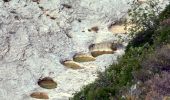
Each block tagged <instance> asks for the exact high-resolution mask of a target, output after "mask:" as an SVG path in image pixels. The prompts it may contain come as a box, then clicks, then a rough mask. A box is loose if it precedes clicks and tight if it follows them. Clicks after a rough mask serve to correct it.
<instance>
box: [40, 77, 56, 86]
mask: <svg viewBox="0 0 170 100" xmlns="http://www.w3.org/2000/svg"><path fill="white" fill-rule="evenodd" d="M38 85H39V86H40V87H42V88H45V89H55V88H57V83H56V82H55V81H54V80H53V79H52V78H50V77H45V78H43V79H39V81H38Z"/></svg>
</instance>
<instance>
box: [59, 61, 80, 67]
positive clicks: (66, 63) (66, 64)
mask: <svg viewBox="0 0 170 100" xmlns="http://www.w3.org/2000/svg"><path fill="white" fill-rule="evenodd" d="M62 64H63V65H64V66H66V67H69V68H72V69H80V68H81V66H80V64H79V63H77V62H75V61H72V60H66V61H63V62H62Z"/></svg>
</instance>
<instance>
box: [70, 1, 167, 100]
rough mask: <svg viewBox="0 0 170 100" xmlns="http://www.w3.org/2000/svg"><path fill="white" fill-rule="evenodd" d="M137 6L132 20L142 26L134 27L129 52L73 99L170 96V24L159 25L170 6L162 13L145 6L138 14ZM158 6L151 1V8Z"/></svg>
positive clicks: (129, 99)
mask: <svg viewBox="0 0 170 100" xmlns="http://www.w3.org/2000/svg"><path fill="white" fill-rule="evenodd" d="M134 3H136V2H134ZM152 4H153V5H152ZM136 5H137V6H138V7H139V5H138V4H136ZM136 5H133V6H135V7H134V8H135V9H133V8H132V10H131V11H129V13H130V16H131V15H132V19H131V22H132V21H133V23H135V24H136V25H139V26H140V27H137V26H135V27H132V28H131V29H130V30H131V33H132V34H133V35H132V36H133V37H134V38H133V39H132V40H131V41H130V43H129V44H128V46H127V49H126V52H125V55H123V56H122V57H121V58H119V59H118V62H119V63H118V64H113V65H111V66H110V67H109V68H108V69H107V70H106V71H105V72H103V73H99V78H98V79H97V80H96V81H95V82H94V83H92V84H89V85H87V86H85V87H84V88H83V89H82V90H81V91H80V92H78V93H76V94H75V95H74V97H73V98H71V100H143V99H146V100H162V98H163V97H164V96H169V95H170V91H169V90H170V88H169V85H170V82H169V80H170V23H165V24H159V23H161V22H162V21H163V20H166V19H168V18H170V5H168V6H167V7H166V9H165V10H164V11H163V12H162V13H160V14H159V15H157V14H156V12H155V10H151V9H150V10H149V11H151V12H149V13H148V12H147V13H146V12H144V11H143V10H142V9H140V11H141V12H142V13H140V14H139V13H136V12H138V10H137V11H135V10H136ZM156 6H157V4H156V3H155V2H152V3H150V4H149V7H153V8H157V7H156ZM133 14H136V15H137V16H138V15H139V16H138V18H140V19H138V18H137V17H136V16H134V15H133ZM153 17H154V19H153ZM133 18H134V19H133ZM145 19H147V20H145ZM141 27H142V30H140V31H138V30H139V28H141ZM134 34H135V35H134ZM134 86H135V87H136V88H134V89H132V87H134ZM151 86H153V87H151ZM154 90H155V91H156V92H155V91H154ZM154 98H156V99H154Z"/></svg>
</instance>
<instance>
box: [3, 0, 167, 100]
mask: <svg viewBox="0 0 170 100" xmlns="http://www.w3.org/2000/svg"><path fill="white" fill-rule="evenodd" d="M6 1H7V0H6ZM33 1H34V2H33ZM131 1H132V0H100V1H99V0H10V1H9V2H4V1H3V0H0V65H1V66H0V99H1V100H10V99H11V97H15V99H16V100H27V99H28V98H26V97H25V94H27V93H28V92H30V91H32V90H35V89H37V91H39V89H40V90H41V89H42V88H40V87H39V86H38V85H37V84H35V82H37V79H38V78H39V77H40V76H53V77H55V78H56V79H57V83H58V84H59V85H58V86H57V88H56V89H55V91H51V92H50V95H52V97H50V99H52V100H67V99H68V98H69V97H71V96H72V94H73V93H74V92H75V91H78V90H79V89H80V88H81V87H82V86H84V85H86V84H88V83H91V82H93V81H94V80H95V79H96V76H97V73H96V72H97V71H98V70H101V71H104V69H105V68H104V66H109V65H110V64H112V63H113V62H112V61H113V59H114V60H116V58H117V55H106V56H103V57H98V59H97V60H95V61H94V62H93V64H91V63H87V64H86V65H85V64H82V65H81V66H82V67H83V68H84V69H81V70H72V69H71V68H63V65H62V64H61V63H60V60H61V59H67V58H69V59H71V58H72V56H73V55H74V54H75V53H77V52H89V49H88V46H89V45H90V44H92V43H100V42H104V41H106V40H108V41H117V40H118V38H117V37H116V36H115V35H114V34H113V33H111V32H109V31H108V25H110V23H113V22H115V21H116V20H117V19H118V20H119V19H120V18H121V17H122V16H124V14H125V13H126V11H127V9H128V8H129V6H128V5H127V2H131ZM164 4H166V3H164ZM94 26H97V27H98V29H97V28H93V29H94V31H91V32H89V31H88V29H91V28H92V27H94ZM95 31H97V32H95ZM121 54H122V53H120V55H121ZM85 66H90V67H85ZM102 68H103V69H102ZM68 83H69V84H68ZM21 90H24V91H21Z"/></svg>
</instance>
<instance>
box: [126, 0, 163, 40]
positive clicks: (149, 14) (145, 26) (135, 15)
mask: <svg viewBox="0 0 170 100" xmlns="http://www.w3.org/2000/svg"><path fill="white" fill-rule="evenodd" d="M158 4H159V0H147V1H146V2H145V3H142V4H141V3H140V2H138V1H137V0H134V1H133V2H132V3H131V9H129V11H128V19H127V21H126V24H125V27H126V28H125V29H126V30H127V31H129V32H130V36H131V37H134V36H136V34H137V33H138V32H140V31H146V30H155V29H156V28H157V26H158V25H159V17H158V15H159V12H160V10H161V7H160V6H159V5H158ZM129 25H130V28H129V27H128V26H129Z"/></svg>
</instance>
